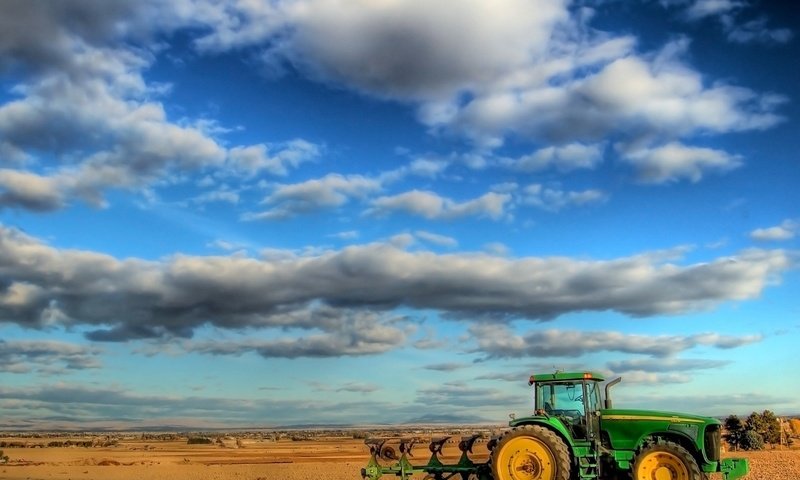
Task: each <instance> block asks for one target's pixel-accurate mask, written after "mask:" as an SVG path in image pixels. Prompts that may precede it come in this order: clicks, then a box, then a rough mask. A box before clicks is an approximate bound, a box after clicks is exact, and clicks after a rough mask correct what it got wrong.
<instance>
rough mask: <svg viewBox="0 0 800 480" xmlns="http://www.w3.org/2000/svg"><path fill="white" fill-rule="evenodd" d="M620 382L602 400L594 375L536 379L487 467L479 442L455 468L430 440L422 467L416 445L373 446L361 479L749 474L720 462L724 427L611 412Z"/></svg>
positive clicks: (670, 478)
mask: <svg viewBox="0 0 800 480" xmlns="http://www.w3.org/2000/svg"><path fill="white" fill-rule="evenodd" d="M620 380H621V379H620V378H617V379H615V380H612V381H610V382H608V383H607V384H606V386H605V395H601V390H602V389H601V383H602V382H604V378H603V377H602V376H601V375H599V374H597V373H593V372H578V373H559V372H557V373H548V374H539V375H533V376H531V377H530V380H529V384H530V385H532V386H533V387H534V389H533V390H534V403H535V407H534V412H533V415H530V416H526V417H522V418H512V420H511V422H510V423H509V426H510V427H511V429H510V430H508V431H506V432H505V433H504V434H502V435H500V436H498V437H495V438H492V439H491V440H489V441H488V443H487V447H488V450H489V452H490V455H489V459H488V460H486V461H483V462H478V461H473V460H472V459H471V457H470V454H471V453H472V449H473V445H474V444H475V442H476V441H477V440H478V439H479V438H480V436H479V435H472V436H469V437H465V438H463V439H462V440H461V442H459V449H460V450H461V456H460V459H459V460H458V462H457V463H451V464H445V463H443V462H442V461H441V458H440V456H441V452H442V445H443V444H444V443H445V442H446V441H447V440H448V439H449V437H443V438H439V439H433V440H432V441H431V443H430V446H429V448H430V451H431V456H430V458H429V460H428V462H427V463H426V464H425V465H413V464H412V463H411V461H410V457H411V456H412V453H411V449H412V447H413V446H414V444H416V443H418V442H420V439H419V438H404V439H400V440H399V446H395V445H393V444H392V443H391V441H390V440H388V439H368V440H367V441H366V443H367V444H368V445H369V447H370V453H371V457H370V460H369V463H368V464H367V467H366V468H364V469H362V470H361V475H362V477H363V478H364V479H365V480H378V479H379V478H380V477H381V476H383V475H393V476H398V477H401V479H402V480H406V479H409V478H411V477H412V475H416V474H419V475H425V480H448V479H451V478H455V479H457V480H603V479H617V478H620V479H622V478H625V479H628V478H632V479H633V480H704V479H706V478H708V476H709V475H710V474H711V473H715V472H719V473H721V474H722V478H723V479H725V480H736V479H738V478H741V477H743V476H744V475H746V474H747V472H748V464H747V460H745V459H738V458H735V459H734V458H728V459H722V458H720V438H721V432H720V428H721V425H720V422H719V421H718V420H716V419H714V418H709V417H701V416H697V415H687V414H681V413H673V412H662V411H653V410H630V409H618V408H612V405H611V397H610V395H609V390H610V388H611V387H612V386H614V385H616V384H617V383H619V381H620ZM601 397H604V398H601ZM459 477H460V478H459ZM415 478H416V477H415Z"/></svg>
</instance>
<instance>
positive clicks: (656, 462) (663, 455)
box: [636, 452, 689, 480]
mask: <svg viewBox="0 0 800 480" xmlns="http://www.w3.org/2000/svg"><path fill="white" fill-rule="evenodd" d="M636 480H689V469H688V468H687V467H686V464H685V463H683V460H681V459H680V458H679V457H678V456H676V455H674V454H672V453H669V452H650V453H648V454H646V455H645V456H644V458H642V460H641V462H640V463H639V468H638V469H637V472H636Z"/></svg>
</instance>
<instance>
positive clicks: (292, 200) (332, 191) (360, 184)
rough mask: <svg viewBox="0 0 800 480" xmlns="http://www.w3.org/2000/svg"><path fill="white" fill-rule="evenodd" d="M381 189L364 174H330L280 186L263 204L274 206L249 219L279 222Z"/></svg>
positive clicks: (337, 205) (378, 184) (379, 185)
mask: <svg viewBox="0 0 800 480" xmlns="http://www.w3.org/2000/svg"><path fill="white" fill-rule="evenodd" d="M380 189H381V183H380V181H378V180H375V179H372V178H368V177H365V176H362V175H339V174H337V173H331V174H328V175H326V176H324V177H322V178H318V179H312V180H306V181H305V182H301V183H294V184H283V185H278V186H277V187H276V188H275V189H274V190H273V192H272V193H271V194H270V195H268V196H267V197H266V198H264V200H263V201H262V204H265V205H270V206H272V207H271V208H269V209H268V210H265V211H263V212H258V213H250V214H248V215H246V216H245V219H247V220H280V219H284V218H288V217H293V216H296V215H299V214H302V213H309V212H315V211H318V210H320V209H323V208H334V207H339V206H342V205H344V204H345V203H347V202H349V201H350V200H351V199H352V198H359V199H363V198H364V197H366V196H367V195H368V194H370V193H373V192H377V191H379V190H380Z"/></svg>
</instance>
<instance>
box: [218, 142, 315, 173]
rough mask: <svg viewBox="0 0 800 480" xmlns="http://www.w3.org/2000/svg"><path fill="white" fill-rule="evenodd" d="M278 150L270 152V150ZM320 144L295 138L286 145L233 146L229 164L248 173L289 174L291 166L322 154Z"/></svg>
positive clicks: (293, 166)
mask: <svg viewBox="0 0 800 480" xmlns="http://www.w3.org/2000/svg"><path fill="white" fill-rule="evenodd" d="M276 149H277V150H278V151H277V152H275V153H274V154H270V150H276ZM320 152H321V149H320V147H319V146H318V145H315V144H313V143H311V142H308V141H306V140H302V139H295V140H292V141H290V142H287V143H286V144H285V145H279V146H277V148H276V146H274V145H272V146H270V145H266V144H263V143H260V144H258V145H250V146H248V147H233V148H231V149H230V150H229V152H228V163H229V165H230V166H231V167H232V168H233V169H235V170H238V171H240V172H243V173H245V174H246V175H249V176H253V175H256V174H258V173H260V172H267V173H269V174H271V175H281V176H283V175H287V174H288V173H289V169H290V168H297V167H298V166H299V165H300V164H301V163H304V162H308V161H311V160H313V159H315V158H317V157H318V156H319V155H320Z"/></svg>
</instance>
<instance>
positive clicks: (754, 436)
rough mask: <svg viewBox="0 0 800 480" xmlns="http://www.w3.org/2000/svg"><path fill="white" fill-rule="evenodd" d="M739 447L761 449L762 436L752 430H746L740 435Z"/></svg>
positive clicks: (762, 446)
mask: <svg viewBox="0 0 800 480" xmlns="http://www.w3.org/2000/svg"><path fill="white" fill-rule="evenodd" d="M741 447H742V449H743V450H763V449H764V437H762V436H761V434H760V433H758V432H755V431H753V430H746V431H745V432H744V435H742V439H741Z"/></svg>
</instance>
